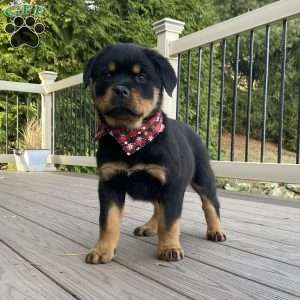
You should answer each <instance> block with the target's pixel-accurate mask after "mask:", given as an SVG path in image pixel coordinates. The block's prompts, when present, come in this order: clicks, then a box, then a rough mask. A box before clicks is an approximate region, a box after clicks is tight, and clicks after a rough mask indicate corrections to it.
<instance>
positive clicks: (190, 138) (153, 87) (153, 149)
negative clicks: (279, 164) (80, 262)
mask: <svg viewBox="0 0 300 300" xmlns="http://www.w3.org/2000/svg"><path fill="white" fill-rule="evenodd" d="M176 81H177V79H176V75H175V73H174V70H173V68H172V67H171V65H170V64H169V62H168V61H167V60H166V59H165V58H164V57H162V56H161V55H160V54H158V53H157V52H155V51H153V50H150V49H146V48H142V47H140V46H137V45H134V44H117V45H114V46H108V47H106V48H105V49H103V50H102V51H100V52H99V53H98V54H97V55H96V56H95V57H93V58H92V59H90V61H89V62H88V64H87V66H86V68H85V72H84V82H85V84H86V85H88V84H89V83H91V86H92V90H93V94H94V97H95V105H96V109H97V112H98V116H99V122H100V126H99V128H98V134H97V135H98V139H99V141H100V142H99V149H98V152H97V164H98V168H99V172H100V182H99V198H100V236H99V240H98V242H97V243H96V245H95V247H94V248H92V249H91V250H90V252H89V253H88V254H87V256H86V262H87V263H92V264H97V263H107V262H109V261H111V259H112V258H113V257H114V255H115V254H116V248H117V244H118V240H119V237H120V224H121V217H122V210H123V207H124V201H125V194H126V193H128V194H129V195H130V196H131V197H132V198H134V199H139V200H146V201H151V202H152V203H153V205H154V214H153V216H152V217H151V219H150V220H149V221H148V222H147V223H146V224H145V225H143V226H141V227H138V228H136V229H135V231H134V234H135V235H138V236H150V235H154V234H158V237H159V245H158V257H159V258H160V259H163V260H167V261H177V260H180V259H182V258H183V256H184V254H183V249H182V247H181V245H180V241H179V236H180V216H181V210H182V202H183V196H184V192H185V190H186V187H187V186H188V185H189V184H191V185H192V186H193V188H194V189H195V190H196V192H197V193H199V195H200V196H201V199H202V207H203V210H204V214H205V217H206V221H207V238H208V239H209V240H212V241H224V240H225V239H226V237H225V234H224V232H223V230H222V227H221V224H220V214H219V202H218V199H217V195H216V187H215V178H214V175H213V172H212V170H211V167H210V164H209V157H208V154H207V151H206V148H205V147H204V146H203V144H202V143H201V141H200V139H199V137H198V136H197V135H196V134H195V133H194V132H193V131H192V130H191V129H190V128H189V127H188V126H187V125H185V124H182V123H180V122H178V121H175V120H172V119H169V118H168V117H167V116H166V115H165V114H163V113H162V112H161V105H162V94H163V91H164V90H166V92H167V93H168V94H169V95H171V94H172V91H173V89H174V88H175V86H176Z"/></svg>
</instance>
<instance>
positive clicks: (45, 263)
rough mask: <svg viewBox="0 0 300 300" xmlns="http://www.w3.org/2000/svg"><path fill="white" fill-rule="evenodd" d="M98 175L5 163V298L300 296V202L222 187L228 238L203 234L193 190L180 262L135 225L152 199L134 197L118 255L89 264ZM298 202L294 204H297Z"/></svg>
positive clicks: (1, 236)
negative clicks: (242, 195) (163, 257)
mask: <svg viewBox="0 0 300 300" xmlns="http://www.w3.org/2000/svg"><path fill="white" fill-rule="evenodd" d="M96 190H97V179H96V178H94V177H82V176H75V175H74V176H73V175H63V174H61V173H47V174H46V173H43V174H32V173H26V174H17V173H1V172H0V299H1V300H10V299H30V300H36V299H38V300H42V299H51V300H53V299H59V300H61V299H62V300H63V299H88V300H90V299H95V300H99V299H100V300H106V299H121V300H125V299H163V300H165V299H222V300H225V299H228V300H232V299H237V300H244V299H252V300H253V299H259V300H263V299H268V300H269V299H300V205H298V207H289V206H283V205H276V204H270V203H264V202H254V201H249V199H247V200H240V199H233V198H230V197H228V196H226V197H221V203H222V207H223V209H222V216H223V217H222V221H223V225H224V227H225V229H226V233H227V235H228V241H226V242H225V243H213V242H209V241H206V240H205V229H206V226H205V225H204V218H203V213H202V211H201V205H200V200H199V199H198V197H197V195H196V194H194V193H192V192H187V193H186V199H185V206H184V213H183V221H182V232H183V234H182V238H181V240H182V244H183V247H184V250H185V254H186V257H185V259H184V260H183V261H181V262H178V263H166V262H162V261H159V260H157V259H156V257H155V255H156V238H136V237H134V236H133V234H132V231H133V229H134V228H135V227H136V226H138V225H141V224H142V223H143V222H144V221H146V220H147V218H148V217H149V216H150V215H151V206H150V205H147V204H145V203H142V202H133V201H127V203H126V209H125V217H124V219H123V226H122V236H121V242H120V247H119V249H118V255H117V257H116V258H115V259H114V261H113V262H112V263H111V264H107V265H96V266H95V265H94V266H93V265H87V264H85V263H84V254H85V253H86V252H87V250H88V249H89V248H90V247H91V246H92V245H93V244H94V242H95V241H96V239H97V235H98V233H97V232H98V224H97V223H98V213H99V212H98V200H97V192H96ZM293 206H297V204H296V205H293Z"/></svg>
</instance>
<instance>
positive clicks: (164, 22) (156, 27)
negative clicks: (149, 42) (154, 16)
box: [153, 18, 185, 35]
mask: <svg viewBox="0 0 300 300" xmlns="http://www.w3.org/2000/svg"><path fill="white" fill-rule="evenodd" d="M184 25H185V23H184V22H182V21H178V20H175V19H171V18H164V19H161V20H159V21H157V22H155V23H153V31H154V32H155V34H156V35H158V34H160V33H162V32H166V31H168V32H173V33H177V34H178V35H179V34H180V33H181V32H182V31H183V29H184Z"/></svg>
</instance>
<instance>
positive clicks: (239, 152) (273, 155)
mask: <svg viewBox="0 0 300 300" xmlns="http://www.w3.org/2000/svg"><path fill="white" fill-rule="evenodd" d="M245 143H246V137H245V136H242V135H236V136H235V147H234V153H235V154H234V156H235V157H234V159H235V161H245ZM230 146H231V135H230V134H229V133H225V134H224V135H223V137H222V149H223V150H224V152H223V154H222V157H221V158H222V160H230ZM260 148H261V142H260V141H259V140H255V139H250V142H249V152H248V153H249V157H248V160H249V161H251V162H259V161H260ZM277 152H278V150H277V145H276V144H274V143H270V142H267V143H266V144H265V152H264V162H269V163H277ZM282 162H283V163H292V164H294V163H295V162H296V153H295V152H291V151H288V150H284V149H283V151H282Z"/></svg>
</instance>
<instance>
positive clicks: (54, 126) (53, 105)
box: [51, 92, 56, 155]
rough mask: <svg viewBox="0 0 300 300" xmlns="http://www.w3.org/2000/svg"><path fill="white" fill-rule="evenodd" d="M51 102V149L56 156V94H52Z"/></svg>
mask: <svg viewBox="0 0 300 300" xmlns="http://www.w3.org/2000/svg"><path fill="white" fill-rule="evenodd" d="M51 100H52V118H51V119H52V136H51V138H52V149H51V153H52V155H54V154H55V142H56V141H55V132H56V123H55V113H56V110H55V92H52V93H51Z"/></svg>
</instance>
